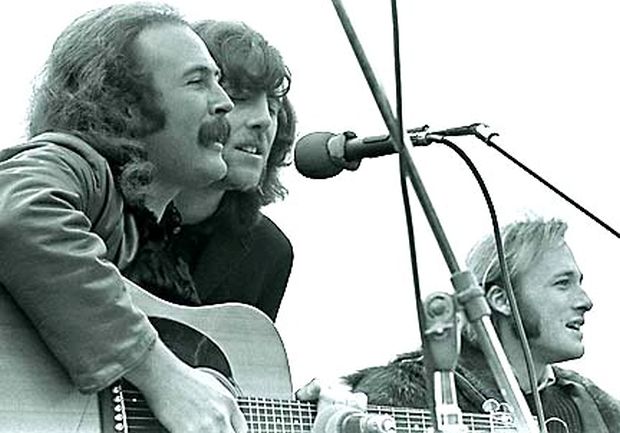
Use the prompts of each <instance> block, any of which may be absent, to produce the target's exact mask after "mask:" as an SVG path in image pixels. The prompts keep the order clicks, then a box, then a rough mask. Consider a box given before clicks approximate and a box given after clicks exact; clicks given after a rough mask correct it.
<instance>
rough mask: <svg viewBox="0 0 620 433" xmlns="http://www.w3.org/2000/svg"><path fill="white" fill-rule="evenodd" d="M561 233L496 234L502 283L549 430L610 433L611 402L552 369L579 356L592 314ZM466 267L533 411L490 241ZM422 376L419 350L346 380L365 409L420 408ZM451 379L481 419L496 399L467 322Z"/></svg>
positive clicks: (614, 416) (552, 225) (616, 408)
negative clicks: (510, 290)
mask: <svg viewBox="0 0 620 433" xmlns="http://www.w3.org/2000/svg"><path fill="white" fill-rule="evenodd" d="M566 228H567V225H566V223H564V222H563V221H559V220H556V219H552V220H549V221H546V220H543V219H540V218H535V219H529V220H526V221H520V222H515V223H512V224H509V225H507V226H506V227H504V228H503V229H502V231H501V233H502V241H503V245H504V249H505V252H506V262H507V265H508V270H509V276H508V277H509V278H510V282H511V284H512V286H513V287H514V291H515V296H516V299H517V304H518V306H519V308H520V311H521V316H522V319H523V324H524V328H525V332H526V335H527V338H528V341H529V345H530V347H531V352H532V358H533V361H534V369H535V372H536V382H537V384H538V389H539V391H540V396H541V400H542V406H543V409H544V414H545V419H546V420H548V424H547V426H548V429H549V432H566V431H568V432H571V433H580V432H600V433H604V432H615V431H618V426H620V403H619V402H618V400H616V399H614V398H613V397H611V396H610V395H608V394H607V393H605V392H604V391H603V390H601V389H600V388H599V387H598V386H596V385H595V384H593V383H592V382H591V381H590V380H588V379H586V378H584V377H583V376H581V375H579V374H577V373H575V372H572V371H569V370H566V369H563V368H560V367H558V366H556V365H554V364H556V363H558V362H563V361H567V360H571V359H576V358H580V357H581V356H583V353H584V344H583V341H582V340H583V330H582V327H583V325H584V323H585V321H584V316H585V314H586V313H587V312H588V311H589V310H590V309H591V308H592V301H591V300H590V298H589V297H588V295H587V294H586V292H585V291H584V290H583V288H582V287H581V283H582V279H583V275H582V273H581V271H580V269H579V267H578V266H577V263H576V262H575V259H574V257H573V254H572V252H571V250H570V248H569V247H568V245H567V244H566V241H565V240H564V233H565V231H566ZM467 265H468V268H469V269H470V270H471V271H472V272H473V274H474V275H475V276H476V278H477V279H478V281H480V282H481V285H482V287H483V289H484V291H485V294H486V299H487V301H488V303H489V306H490V307H491V311H492V313H491V320H492V321H493V324H494V326H495V329H496V331H497V334H498V337H499V339H500V341H501V343H502V346H503V348H504V350H505V352H506V355H507V356H508V359H509V361H510V363H511V366H512V368H513V371H514V373H515V376H516V379H517V382H518V383H519V385H520V387H521V389H522V391H523V392H524V394H525V397H526V401H527V402H528V404H529V405H530V406H531V407H532V408H533V396H532V390H531V387H530V386H529V380H528V373H527V368H526V364H525V361H524V354H523V349H522V347H521V344H520V342H519V339H518V336H517V335H518V334H517V330H516V325H515V324H514V321H513V317H512V310H511V307H510V304H509V302H508V298H507V294H506V290H505V286H506V285H505V284H504V281H503V278H502V275H501V271H500V266H499V263H498V255H497V252H496V249H495V240H494V238H493V237H492V236H488V237H485V238H484V239H483V240H482V241H481V242H480V243H478V244H477V245H476V246H475V247H474V248H473V249H472V250H471V251H470V254H469V256H468V260H467ZM425 376H426V372H425V368H424V360H423V357H422V353H421V352H419V351H418V352H413V353H409V354H405V355H401V356H399V357H398V358H397V359H396V360H394V361H393V362H391V363H389V364H388V365H386V366H378V367H370V368H367V369H363V370H361V371H359V372H357V373H354V374H351V375H349V376H347V377H346V382H347V383H348V384H349V385H351V386H352V389H353V390H355V391H358V392H359V391H361V392H364V393H366V394H367V395H368V399H369V402H370V403H374V404H385V405H390V406H409V407H416V408H424V407H426V406H427V398H428V394H427V390H426V381H425ZM455 376H456V388H457V399H458V404H459V406H460V408H461V410H462V411H463V412H467V413H483V403H484V402H485V401H487V400H495V401H498V402H501V401H503V398H502V394H501V392H500V391H499V389H498V387H497V385H496V384H495V380H494V377H493V375H492V373H491V370H490V368H489V366H488V364H487V361H486V359H485V357H484V355H483V353H482V351H481V349H480V347H479V343H478V338H477V335H476V333H475V331H474V329H473V328H472V327H471V326H469V324H466V325H465V326H464V327H463V328H462V346H461V351H460V356H459V361H458V365H457V368H456V374H455Z"/></svg>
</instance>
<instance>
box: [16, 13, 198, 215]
mask: <svg viewBox="0 0 620 433" xmlns="http://www.w3.org/2000/svg"><path fill="white" fill-rule="evenodd" d="M160 25H183V26H189V23H187V22H186V21H185V20H184V19H183V18H182V17H181V15H180V14H179V13H178V12H177V11H176V10H175V9H174V8H172V7H170V6H167V5H154V4H147V3H131V4H120V5H113V6H109V7H106V8H103V9H98V10H94V11H90V12H87V13H86V14H84V15H82V16H81V17H79V18H77V19H76V20H75V21H73V22H72V23H71V24H70V25H69V26H68V27H67V28H66V29H65V30H64V31H63V32H62V33H61V35H60V36H59V37H58V39H56V42H55V43H54V46H53V48H52V52H51V54H50V56H49V58H48V61H47V63H46V65H45V68H44V69H43V71H42V73H41V75H40V77H39V80H38V84H37V86H36V87H35V91H34V93H33V96H32V101H31V108H30V119H29V126H28V134H29V136H31V137H32V136H35V135H37V134H40V133H42V132H46V131H57V132H67V133H71V134H75V135H77V136H79V137H81V138H83V139H84V140H85V141H87V142H88V143H89V144H90V145H91V146H92V147H93V148H95V149H96V150H97V151H98V152H99V153H100V154H101V155H103V156H104V157H105V158H106V159H107V160H108V162H109V164H110V167H111V169H112V172H113V173H114V176H115V177H116V180H117V181H118V182H117V183H118V187H119V188H120V190H121V192H122V193H123V195H124V196H125V199H126V200H127V201H128V202H129V203H139V202H141V200H142V196H143V193H144V190H145V189H146V187H147V186H148V184H149V183H150V181H151V179H152V171H153V166H152V164H151V163H150V162H148V161H147V160H146V154H145V151H144V149H143V147H142V144H141V143H140V141H139V139H140V138H143V137H145V136H147V135H149V134H152V133H154V132H156V131H158V130H160V129H161V128H163V127H164V124H165V121H166V116H165V113H164V111H163V109H162V108H161V107H160V105H159V103H158V93H157V91H156V90H155V89H154V87H153V85H152V77H151V75H150V74H149V73H146V72H145V71H144V70H143V68H142V67H141V65H140V64H139V61H138V59H137V56H136V53H135V40H136V38H137V37H138V36H139V35H140V33H141V32H142V31H143V30H145V29H146V28H151V27H154V26H160Z"/></svg>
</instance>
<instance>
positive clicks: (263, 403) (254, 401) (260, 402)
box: [123, 390, 503, 420]
mask: <svg viewBox="0 0 620 433" xmlns="http://www.w3.org/2000/svg"><path fill="white" fill-rule="evenodd" d="M123 392H124V394H125V395H132V396H139V397H138V398H136V397H132V398H125V401H132V402H139V403H144V404H146V401H145V400H144V398H142V395H141V393H139V392H138V391H133V390H124V391H123ZM237 402H238V404H239V406H240V407H242V408H243V407H262V408H265V407H267V406H268V409H269V410H271V409H272V406H276V405H277V406H279V407H281V408H282V409H284V408H288V409H289V410H290V409H292V410H301V409H304V408H307V410H309V411H310V412H311V413H314V414H316V404H315V403H310V402H301V401H295V400H280V399H275V398H265V397H240V398H238V399H237ZM144 409H145V410H148V408H146V407H145V408H144ZM367 409H368V411H369V412H370V413H375V412H380V413H386V414H396V415H398V414H399V413H401V414H404V415H410V414H413V415H415V416H420V417H428V416H430V414H429V413H428V411H427V410H425V409H416V408H407V407H393V406H381V405H369V406H368V408H367ZM502 414H503V413H501V412H500V413H499V415H502ZM464 416H467V417H468V418H469V417H472V418H480V419H481V420H484V419H488V418H489V417H492V415H489V414H476V413H471V414H469V413H468V414H466V415H464Z"/></svg>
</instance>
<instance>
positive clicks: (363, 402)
mask: <svg viewBox="0 0 620 433" xmlns="http://www.w3.org/2000/svg"><path fill="white" fill-rule="evenodd" d="M295 397H297V399H298V400H302V401H316V402H317V415H316V418H315V420H314V425H313V428H312V431H313V433H394V432H395V423H394V420H393V419H392V418H391V417H389V416H387V415H377V414H373V415H370V414H367V413H366V408H367V406H368V397H367V396H366V394H364V393H362V392H351V389H350V388H349V386H348V385H346V384H344V383H342V382H340V381H327V380H318V379H313V380H312V381H310V383H308V384H307V385H304V386H303V387H302V388H300V389H299V390H298V391H297V392H296V393H295Z"/></svg>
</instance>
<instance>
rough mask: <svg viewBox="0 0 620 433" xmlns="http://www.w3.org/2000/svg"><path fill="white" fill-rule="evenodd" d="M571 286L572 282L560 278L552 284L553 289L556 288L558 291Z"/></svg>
mask: <svg viewBox="0 0 620 433" xmlns="http://www.w3.org/2000/svg"><path fill="white" fill-rule="evenodd" d="M571 284H572V281H571V280H570V279H568V278H561V279H559V280H557V281H555V282H554V283H553V286H554V287H558V288H560V289H565V288H567V287H569V286H570V285H571Z"/></svg>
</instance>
